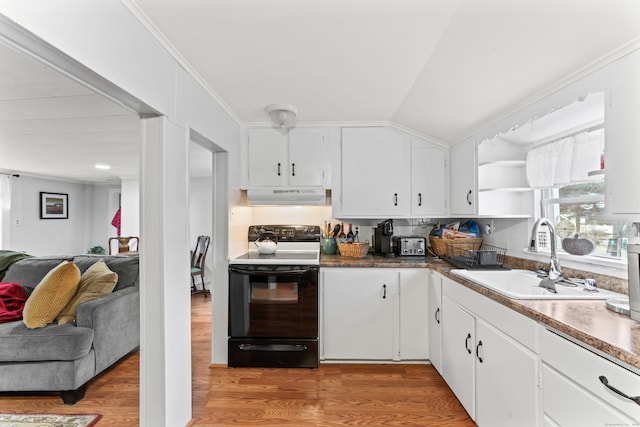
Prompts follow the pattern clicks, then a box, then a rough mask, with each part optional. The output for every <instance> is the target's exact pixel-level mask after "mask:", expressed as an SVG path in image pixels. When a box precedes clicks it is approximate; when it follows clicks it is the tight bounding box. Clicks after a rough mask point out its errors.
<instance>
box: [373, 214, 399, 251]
mask: <svg viewBox="0 0 640 427" xmlns="http://www.w3.org/2000/svg"><path fill="white" fill-rule="evenodd" d="M391 236H393V220H392V219H387V220H385V221H382V222H381V223H379V224H378V226H377V227H375V228H374V235H373V252H374V253H376V254H378V255H383V256H388V257H392V256H395V253H394V251H393V248H392V247H391Z"/></svg>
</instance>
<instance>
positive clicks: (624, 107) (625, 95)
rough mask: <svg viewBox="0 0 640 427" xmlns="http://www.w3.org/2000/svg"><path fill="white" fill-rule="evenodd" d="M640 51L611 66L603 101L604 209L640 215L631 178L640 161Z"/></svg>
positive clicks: (638, 193) (638, 198)
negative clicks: (639, 115) (639, 160)
mask: <svg viewBox="0 0 640 427" xmlns="http://www.w3.org/2000/svg"><path fill="white" fill-rule="evenodd" d="M639 76H640V51H636V52H634V53H632V54H630V55H628V56H626V57H624V58H622V59H621V60H619V61H618V62H616V63H615V64H613V66H612V70H611V74H610V76H609V79H608V82H607V90H606V101H605V141H606V143H605V158H604V160H605V182H606V201H605V204H606V206H607V210H608V211H609V212H610V213H613V214H638V213H640V191H638V184H637V182H636V180H635V179H633V177H634V176H636V174H637V170H638V159H640V143H639V142H640V120H639V119H638V114H640V78H639Z"/></svg>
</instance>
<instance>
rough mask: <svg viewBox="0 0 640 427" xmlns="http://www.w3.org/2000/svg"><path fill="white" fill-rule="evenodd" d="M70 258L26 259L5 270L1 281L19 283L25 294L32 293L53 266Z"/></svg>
mask: <svg viewBox="0 0 640 427" xmlns="http://www.w3.org/2000/svg"><path fill="white" fill-rule="evenodd" d="M71 260H73V257H72V256H52V257H37V258H27V259H22V260H20V261H16V262H14V263H13V264H11V266H10V267H9V269H7V271H6V273H5V275H4V277H3V278H2V280H3V281H4V282H14V283H20V284H21V285H22V287H23V288H24V290H25V291H26V292H27V294H30V293H31V292H33V288H35V287H36V285H37V284H38V283H40V281H41V280H42V278H43V277H44V276H46V275H47V273H48V272H50V271H51V270H52V269H53V268H54V267H55V266H57V265H58V264H60V263H61V262H62V261H71Z"/></svg>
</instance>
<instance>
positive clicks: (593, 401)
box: [542, 365, 637, 427]
mask: <svg viewBox="0 0 640 427" xmlns="http://www.w3.org/2000/svg"><path fill="white" fill-rule="evenodd" d="M542 378H543V379H542V381H543V383H542V388H543V398H542V402H543V407H544V413H545V426H556V425H557V426H560V427H571V426H580V427H591V426H592V427H603V426H614V425H619V426H631V425H637V424H636V423H635V421H633V420H632V419H631V418H629V417H627V416H625V415H624V414H622V413H621V412H619V411H617V410H616V409H615V408H613V407H611V406H609V405H608V404H606V403H605V402H603V401H602V400H600V399H598V398H597V397H596V396H594V395H593V394H591V393H589V392H588V391H587V390H585V389H583V388H582V387H580V386H578V385H577V384H576V383H574V382H573V381H571V380H569V379H568V378H567V377H565V376H564V375H562V374H560V373H559V372H557V371H556V370H554V369H553V368H551V367H549V366H547V365H543V366H542ZM549 419H550V420H552V422H551V421H550V420H549Z"/></svg>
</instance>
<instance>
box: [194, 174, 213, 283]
mask: <svg viewBox="0 0 640 427" xmlns="http://www.w3.org/2000/svg"><path fill="white" fill-rule="evenodd" d="M212 218H213V180H212V178H211V177H206V178H191V179H190V180H189V241H190V242H191V246H192V249H194V248H195V245H196V240H197V238H198V236H209V237H210V238H211V239H215V238H216V236H214V235H213V232H212V230H211V227H212V220H211V219H212ZM212 266H213V251H212V250H209V251H207V257H206V258H205V262H204V268H205V272H204V276H205V283H206V284H207V288H208V289H210V288H209V283H210V282H211V277H212V276H211V268H212ZM196 284H197V285H199V283H198V281H197V280H196Z"/></svg>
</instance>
